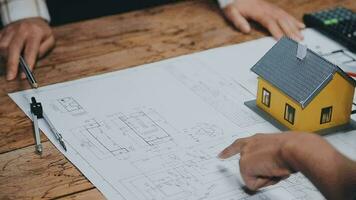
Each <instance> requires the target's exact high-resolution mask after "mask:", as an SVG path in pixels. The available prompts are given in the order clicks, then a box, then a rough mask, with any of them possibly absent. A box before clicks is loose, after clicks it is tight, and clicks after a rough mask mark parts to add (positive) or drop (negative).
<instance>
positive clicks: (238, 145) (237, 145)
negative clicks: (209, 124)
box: [219, 138, 246, 159]
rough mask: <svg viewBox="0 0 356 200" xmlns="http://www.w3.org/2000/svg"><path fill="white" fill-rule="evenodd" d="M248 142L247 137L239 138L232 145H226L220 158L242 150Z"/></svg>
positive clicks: (228, 156)
mask: <svg viewBox="0 0 356 200" xmlns="http://www.w3.org/2000/svg"><path fill="white" fill-rule="evenodd" d="M245 144H246V138H242V139H237V140H235V142H233V143H232V144H231V145H230V146H228V147H226V148H225V149H224V150H223V151H222V152H221V153H219V158H221V159H226V158H230V157H231V156H233V155H236V154H238V153H240V152H241V150H242V148H243V147H244V146H245Z"/></svg>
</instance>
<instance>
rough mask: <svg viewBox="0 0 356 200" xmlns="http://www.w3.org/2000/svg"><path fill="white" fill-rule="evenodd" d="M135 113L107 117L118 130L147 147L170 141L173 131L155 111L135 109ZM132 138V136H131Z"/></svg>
mask: <svg viewBox="0 0 356 200" xmlns="http://www.w3.org/2000/svg"><path fill="white" fill-rule="evenodd" d="M136 110H137V111H135V112H132V113H128V114H124V113H122V112H119V113H116V114H112V115H110V116H109V118H110V119H111V121H112V122H113V123H115V124H116V125H117V126H119V127H120V129H126V130H127V128H129V130H130V131H131V132H132V133H134V134H135V135H136V136H138V137H139V138H140V139H141V140H142V141H144V142H145V143H146V144H147V145H149V146H155V145H159V144H162V143H167V142H170V141H172V137H171V135H170V134H169V132H170V131H175V130H174V128H173V127H171V126H170V124H168V122H167V121H166V120H164V119H163V118H162V117H161V116H160V115H159V114H158V113H157V112H156V111H155V110H153V109H145V108H141V109H136ZM123 125H124V126H123ZM131 137H132V136H131Z"/></svg>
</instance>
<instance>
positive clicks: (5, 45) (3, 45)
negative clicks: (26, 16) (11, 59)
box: [0, 32, 15, 58]
mask: <svg viewBox="0 0 356 200" xmlns="http://www.w3.org/2000/svg"><path fill="white" fill-rule="evenodd" d="M14 35H15V33H14V32H7V33H6V32H4V33H2V37H1V40H0V55H1V56H3V57H4V58H7V55H8V49H9V45H10V42H11V41H12V38H13V37H14Z"/></svg>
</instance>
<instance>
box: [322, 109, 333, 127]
mask: <svg viewBox="0 0 356 200" xmlns="http://www.w3.org/2000/svg"><path fill="white" fill-rule="evenodd" d="M332 112H333V107H331V106H330V107H327V108H323V109H321V117H320V124H325V123H329V122H330V121H331V114H332Z"/></svg>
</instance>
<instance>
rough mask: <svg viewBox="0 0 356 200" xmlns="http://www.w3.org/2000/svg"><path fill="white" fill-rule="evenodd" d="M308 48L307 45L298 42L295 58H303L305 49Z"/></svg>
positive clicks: (305, 52)
mask: <svg viewBox="0 0 356 200" xmlns="http://www.w3.org/2000/svg"><path fill="white" fill-rule="evenodd" d="M307 50H308V48H307V46H305V45H303V44H300V43H298V49H297V58H298V59H299V60H304V58H305V57H306V56H307V52H308V51H307Z"/></svg>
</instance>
